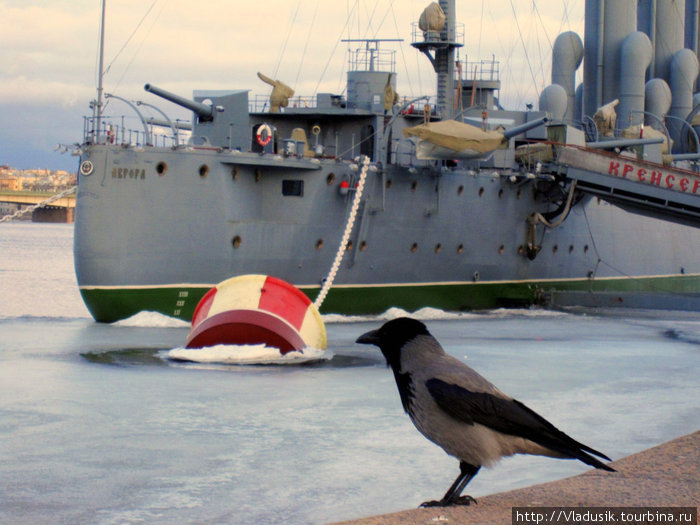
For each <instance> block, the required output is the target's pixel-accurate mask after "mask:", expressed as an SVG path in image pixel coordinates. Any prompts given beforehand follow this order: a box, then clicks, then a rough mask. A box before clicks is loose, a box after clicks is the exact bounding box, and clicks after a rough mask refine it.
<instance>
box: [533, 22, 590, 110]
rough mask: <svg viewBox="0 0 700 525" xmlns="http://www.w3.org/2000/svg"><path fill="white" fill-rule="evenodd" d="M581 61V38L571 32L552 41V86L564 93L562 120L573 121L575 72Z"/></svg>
mask: <svg viewBox="0 0 700 525" xmlns="http://www.w3.org/2000/svg"><path fill="white" fill-rule="evenodd" d="M582 60H583V42H582V41H581V37H580V36H578V35H577V34H576V33H574V32H573V31H567V32H566V33H562V34H561V35H559V36H558V37H557V39H556V40H555V41H554V49H553V50H552V84H558V85H560V86H561V87H563V88H564V91H565V93H566V97H567V103H566V104H567V105H566V111H565V113H564V115H563V117H562V119H563V120H567V121H571V120H573V119H574V105H575V102H574V91H575V83H576V70H577V69H578V67H579V66H580V65H581V61H582ZM541 100H542V99H541V98H540V101H541ZM540 108H541V102H540Z"/></svg>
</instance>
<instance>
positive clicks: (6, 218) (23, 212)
mask: <svg viewBox="0 0 700 525" xmlns="http://www.w3.org/2000/svg"><path fill="white" fill-rule="evenodd" d="M77 189H78V187H77V186H73V187H72V188H68V189H67V190H64V191H62V192H61V193H57V194H56V195H52V196H51V197H49V198H48V199H46V200H45V201H41V202H40V203H38V204H34V205H33V206H29V207H28V208H24V209H22V210H17V211H16V212H14V213H11V214H9V215H5V216H3V217H0V222H10V221H11V220H14V219H16V218H18V217H21V216H22V215H26V214H27V213H31V212H33V211H34V210H36V209H38V208H43V207H44V206H48V205H49V204H51V203H52V202H56V201H57V200H58V199H62V198H63V197H66V196H68V195H70V194H71V193H75V192H76V190H77Z"/></svg>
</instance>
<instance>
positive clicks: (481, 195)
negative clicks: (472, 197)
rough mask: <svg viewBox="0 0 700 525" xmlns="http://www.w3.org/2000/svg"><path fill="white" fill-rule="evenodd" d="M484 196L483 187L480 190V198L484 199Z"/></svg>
mask: <svg viewBox="0 0 700 525" xmlns="http://www.w3.org/2000/svg"><path fill="white" fill-rule="evenodd" d="M483 195H484V188H483V187H481V188H479V197H483Z"/></svg>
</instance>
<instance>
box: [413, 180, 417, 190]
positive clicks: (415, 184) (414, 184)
mask: <svg viewBox="0 0 700 525" xmlns="http://www.w3.org/2000/svg"><path fill="white" fill-rule="evenodd" d="M417 189H418V181H417V180H414V181H413V182H412V183H411V191H416V190H417Z"/></svg>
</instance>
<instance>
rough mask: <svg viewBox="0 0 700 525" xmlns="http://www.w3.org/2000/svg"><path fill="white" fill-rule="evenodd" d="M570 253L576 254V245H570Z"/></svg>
mask: <svg viewBox="0 0 700 525" xmlns="http://www.w3.org/2000/svg"><path fill="white" fill-rule="evenodd" d="M569 253H574V245H573V244H570V245H569Z"/></svg>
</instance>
